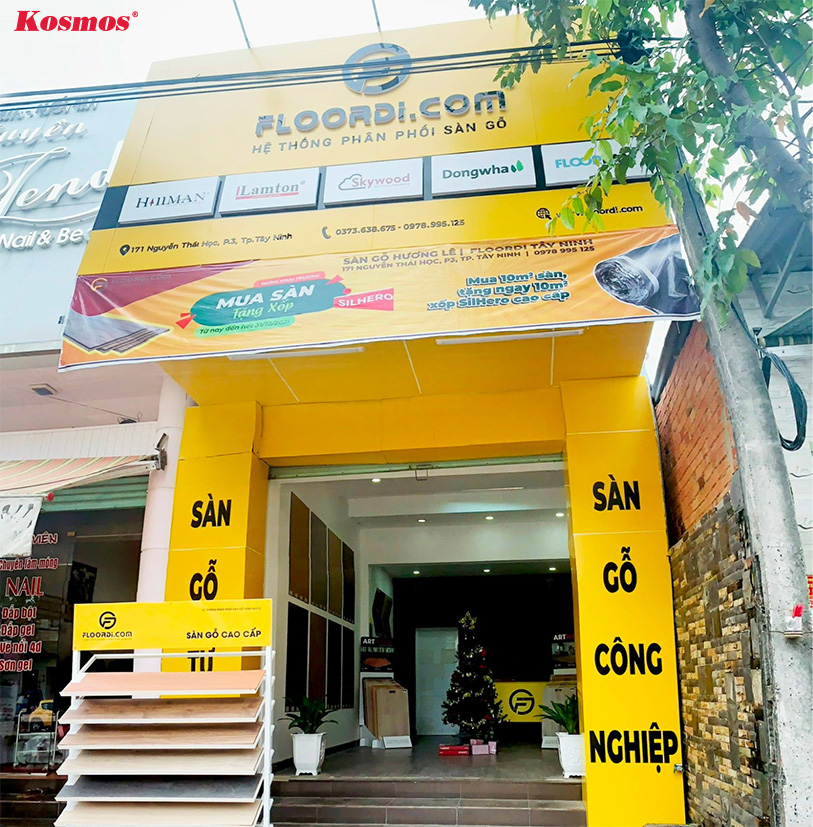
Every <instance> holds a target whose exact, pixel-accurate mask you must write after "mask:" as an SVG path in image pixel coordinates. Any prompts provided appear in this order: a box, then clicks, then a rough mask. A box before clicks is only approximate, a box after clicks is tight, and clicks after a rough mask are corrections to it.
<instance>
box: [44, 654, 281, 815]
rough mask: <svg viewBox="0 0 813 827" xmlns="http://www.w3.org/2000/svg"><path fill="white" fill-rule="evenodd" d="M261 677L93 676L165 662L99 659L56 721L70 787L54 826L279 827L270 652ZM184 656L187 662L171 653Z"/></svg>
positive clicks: (77, 681) (84, 669) (70, 691)
mask: <svg viewBox="0 0 813 827" xmlns="http://www.w3.org/2000/svg"><path fill="white" fill-rule="evenodd" d="M237 654H239V656H240V657H241V658H245V657H251V658H252V659H258V660H259V666H260V668H258V669H251V670H245V671H233V672H226V671H223V672H215V671H211V672H197V671H196V672H142V671H138V672H114V671H103V672H99V671H90V670H91V669H92V668H93V667H94V665H96V667H97V668H98V666H99V665H100V663H105V662H109V663H112V664H113V665H115V662H116V661H117V660H119V661H121V660H131V661H134V662H139V661H142V662H143V661H144V660H145V659H149V660H150V661H152V662H155V661H156V660H158V657H157V656H156V654H155V652H154V651H145V652H136V653H135V654H122V653H108V652H97V653H96V654H93V655H92V656H91V657H90V659H89V660H88V662H87V663H86V664H85V665H84V666H80V660H81V653H80V652H78V651H75V652H74V653H73V678H72V680H71V682H70V683H69V684H68V686H67V687H65V690H64V691H63V693H62V694H63V695H66V696H68V697H70V699H71V705H70V708H69V709H68V710H67V711H66V712H65V713H64V714H63V715H62V717H61V718H60V723H62V724H69V725H70V731H69V733H68V734H67V735H66V736H65V737H64V738H63V739H62V741H61V742H60V744H59V748H60V750H62V751H63V752H64V753H65V754H67V758H66V760H65V761H64V763H63V764H62V766H61V767H60V769H59V771H58V772H59V773H60V775H66V776H67V777H68V780H67V783H66V784H65V786H64V787H63V789H62V791H61V792H60V793H59V795H58V796H57V800H58V801H62V802H65V803H66V808H65V810H64V811H63V812H62V814H61V815H60V816H59V818H58V819H57V821H56V823H55V827H91V825H96V826H97V827H101V826H102V825H104V827H111V825H116V827H183V825H188V826H189V827H260V825H261V826H262V827H272V825H271V805H272V799H271V781H272V779H273V774H272V770H271V762H272V757H273V749H272V736H273V730H274V718H273V709H274V693H273V686H274V674H273V666H274V652H273V650H272V649H271V647H262V648H255V649H251V650H247V649H239V650H232V651H222V652H210V653H207V658H209V657H212V658H221V657H231V658H234V657H235V655H237ZM160 657H161V658H162V659H166V658H184V659H188V658H189V653H187V652H180V653H172V654H169V653H165V654H163V655H161V656H160Z"/></svg>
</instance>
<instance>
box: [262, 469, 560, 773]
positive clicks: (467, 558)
mask: <svg viewBox="0 0 813 827" xmlns="http://www.w3.org/2000/svg"><path fill="white" fill-rule="evenodd" d="M321 470H323V471H327V470H328V469H321ZM353 470H355V469H341V472H340V473H339V474H336V475H333V476H322V477H316V478H314V479H311V480H306V479H303V478H302V477H301V476H300V478H299V479H296V480H277V481H274V480H272V482H271V483H270V486H271V491H270V495H271V500H272V503H273V502H274V501H276V502H278V504H279V505H278V508H279V515H280V516H279V522H278V526H277V528H278V533H279V540H278V550H279V554H278V557H277V559H276V560H275V561H273V563H272V565H273V566H274V568H275V570H276V574H277V576H276V578H275V580H276V582H277V584H278V591H277V593H276V594H272V595H271V596H272V597H275V598H276V602H277V609H276V611H277V641H278V642H277V649H278V661H277V662H278V664H280V665H282V664H284V667H282V668H281V669H280V680H279V684H281V685H280V686H278V692H279V704H280V705H282V704H284V703H290V702H291V700H292V699H295V698H297V697H301V696H303V695H306V694H307V695H308V696H309V697H312V696H313V695H314V694H315V695H316V696H317V697H324V698H325V699H326V701H327V704H328V707H329V708H330V709H331V710H333V717H334V719H335V720H336V722H337V726H331V727H330V728H328V730H327V732H328V738H329V742H328V745H329V748H339V747H341V746H346V745H350V744H353V743H354V742H355V741H356V740H357V739H358V740H360V744H361V746H362V748H364V747H370V746H372V744H373V743H374V742H375V741H376V740H377V737H376V732H375V731H374V729H375V727H372V726H371V725H370V721H369V720H368V718H367V717H366V716H367V714H368V710H367V709H365V705H366V704H367V703H368V702H369V696H367V695H366V694H365V685H366V682H368V681H375V680H379V681H380V680H392V681H394V682H395V683H397V684H398V685H399V686H401V687H403V689H404V690H406V695H407V698H408V700H407V705H408V712H405V715H406V719H405V723H400V722H399V723H400V725H401V726H402V728H403V730H404V731H403V734H404V735H408V736H409V737H411V738H412V740H413V743H414V744H415V745H416V747H420V748H421V749H422V750H423V752H422V753H421V754H422V755H424V759H426V758H427V756H428V754H429V753H428V752H427V747H426V740H425V739H427V738H435V739H436V740H435V743H434V747H433V750H429V752H432V751H434V753H435V756H436V759H437V747H438V745H439V743H441V742H442V743H457V742H458V738H457V736H458V732H457V729H456V728H454V727H451V726H448V725H446V724H444V723H443V709H442V704H443V702H444V701H445V700H446V693H447V691H448V689H449V687H450V683H451V677H452V673H453V671H454V670H455V667H456V665H457V652H456V650H457V637H458V632H457V624H458V622H459V621H460V620H461V618H462V617H463V616H464V615H465V614H466V613H467V612H469V613H471V614H472V615H473V616H474V617H476V618H477V620H478V633H479V634H480V635H482V640H483V645H484V648H485V649H486V650H487V653H488V654H487V660H488V666H489V669H490V670H491V674H492V675H493V678H494V681H495V682H496V683H497V689H498V692H499V693H500V698H501V702H502V706H503V711H504V713H505V715H506V718H507V720H506V722H505V723H504V724H502V725H501V726H500V731H499V733H498V740H500V741H501V742H502V743H504V744H506V745H507V744H515V745H517V744H525V745H528V746H533V750H534V751H532V752H530V753H528V755H529V756H530V755H533V756H534V757H535V760H536V761H537V762H538V761H539V760H541V750H540V748H541V746H542V722H541V718H540V717H539V715H540V710H539V706H540V704H541V703H542V700H543V694H544V692H545V690H546V687H548V686H549V685H550V684H551V683H552V682H554V681H558V682H560V683H562V684H564V683H566V684H567V688H569V689H570V691H575V681H576V676H575V672H576V670H575V654H574V653H573V636H574V618H573V602H572V587H571V579H570V562H569V537H568V528H567V519H566V495H565V488H564V467H563V463H562V461H561V460H560V459H559V458H557V457H553V458H551V459H549V460H546V461H545V460H541V459H529V460H528V461H525V462H522V461H520V462H513V463H511V462H506V463H501V462H498V461H491V462H488V463H481V464H479V465H469V466H458V467H442V466H436V467H433V468H422V469H417V470H416V469H397V470H393V469H390V468H388V467H385V466H379V467H377V468H375V469H371V470H370V471H369V472H366V473H355V474H354V473H352V471H353ZM271 510H272V512H273V511H275V510H276V509H275V507H274V506H273V504H272V507H271ZM286 575H287V576H286ZM272 582H273V581H272ZM354 598H355V602H353V600H354ZM562 641H567V642H569V647H570V648H569V649H568V646H567V645H565V646H563V645H562ZM359 648H361V652H362V654H361V656H360V657H359V656H358V654H357V653H358V651H359ZM286 699H287V700H286ZM360 723H361V726H359V724H360ZM275 737H276V739H277V744H276V745H275V749H276V755H278V756H283V757H284V756H285V755H286V752H288V753H289V752H290V738H289V737H288V736H287V733H286V732H285V731H284V730H280V731H278V732H277V733H276V734H275ZM438 738H440V739H441V740H440V741H437V739H438ZM555 745H556V744H555V739H554V741H553V743H550V744H548V746H553V747H555ZM375 752H378V751H377V750H376V751H375ZM370 760H374V758H373V759H370ZM382 760H383V759H382ZM437 760H441V759H437Z"/></svg>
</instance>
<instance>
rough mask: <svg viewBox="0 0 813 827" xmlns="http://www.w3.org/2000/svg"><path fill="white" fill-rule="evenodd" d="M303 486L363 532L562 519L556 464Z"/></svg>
mask: <svg viewBox="0 0 813 827" xmlns="http://www.w3.org/2000/svg"><path fill="white" fill-rule="evenodd" d="M374 479H376V480H379V482H373V480H374ZM302 484H304V485H306V486H307V485H308V484H313V485H318V486H320V487H324V488H326V489H328V490H327V491H326V493H329V494H330V496H333V497H339V498H340V499H341V500H342V501H343V504H344V507H345V512H346V514H347V515H348V518H349V519H350V520H351V521H352V522H354V523H355V524H356V525H357V526H359V528H362V529H368V528H370V529H372V528H416V529H417V528H427V529H430V528H435V527H439V526H474V525H483V526H484V527H488V528H490V529H497V528H498V527H499V526H500V525H507V524H515V523H541V522H552V523H558V522H561V521H563V520H564V519H565V518H564V515H565V513H566V497H565V488H564V471H563V465H562V463H561V462H540V463H535V464H533V465H530V464H529V465H522V464H519V465H515V466H507V465H500V466H492V467H488V466H484V467H475V468H472V467H470V468H439V469H431V468H430V469H424V470H421V471H419V472H417V476H416V472H415V471H397V472H386V471H382V472H370V473H368V474H365V475H363V476H356V477H353V478H347V477H341V478H333V479H330V478H325V477H322V478H320V479H319V480H318V481H312V482H311V483H308V482H304V481H302ZM557 514H562V515H563V516H562V517H557V516H556V515H557ZM486 517H492V518H493V519H491V520H486ZM419 520H424V521H425V522H422V523H419Z"/></svg>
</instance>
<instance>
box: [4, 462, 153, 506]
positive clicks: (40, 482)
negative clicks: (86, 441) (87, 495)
mask: <svg viewBox="0 0 813 827" xmlns="http://www.w3.org/2000/svg"><path fill="white" fill-rule="evenodd" d="M159 463H160V459H159V456H158V454H157V453H156V454H148V455H142V456H127V457H92V458H82V459H46V460H9V461H5V462H0V497H2V496H9V495H11V496H26V495H27V496H31V495H45V494H49V493H51V492H53V491H58V490H59V489H62V488H70V487H72V486H74V485H84V484H87V483H91V482H101V481H102V480H107V479H115V478H118V477H131V476H138V475H140V474H148V473H149V472H150V471H152V470H154V469H156V468H159V467H160V464H159Z"/></svg>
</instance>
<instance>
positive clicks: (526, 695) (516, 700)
mask: <svg viewBox="0 0 813 827" xmlns="http://www.w3.org/2000/svg"><path fill="white" fill-rule="evenodd" d="M508 706H509V707H510V709H511V712H513V713H514V714H515V715H530V714H531V712H532V711H533V708H534V706H536V700H535V699H534V696H533V693H531V692H529V691H528V690H527V689H515V690H514V691H513V692H512V693H511V696H510V697H509V698H508Z"/></svg>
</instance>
